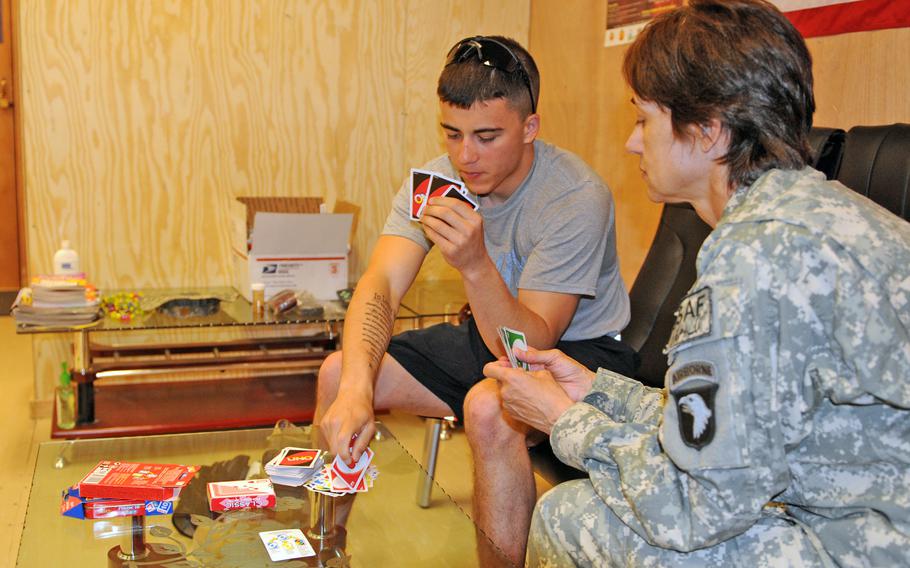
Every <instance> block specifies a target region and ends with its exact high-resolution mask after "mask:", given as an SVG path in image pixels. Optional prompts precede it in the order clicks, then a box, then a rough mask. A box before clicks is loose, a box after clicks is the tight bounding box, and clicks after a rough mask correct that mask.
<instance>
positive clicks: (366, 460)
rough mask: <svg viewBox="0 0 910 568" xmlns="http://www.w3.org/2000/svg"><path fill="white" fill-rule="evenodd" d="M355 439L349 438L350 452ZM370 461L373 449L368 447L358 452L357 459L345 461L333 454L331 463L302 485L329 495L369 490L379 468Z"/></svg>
mask: <svg viewBox="0 0 910 568" xmlns="http://www.w3.org/2000/svg"><path fill="white" fill-rule="evenodd" d="M356 439H357V436H356V435H355V436H354V437H353V438H351V449H352V450H351V451H352V452H353V446H354V440H356ZM372 461H373V450H371V449H370V448H369V447H368V448H366V449H365V450H364V451H363V453H362V454H360V459H358V460H357V461H351V462H349V463H345V462H344V460H342V459H341V458H340V457H339V456H335V459H334V460H333V461H332V463H331V464H327V465H326V466H325V467H324V468H323V469H322V470H321V471H320V472H319V473H317V475H315V476H314V477H312V478H310V479H309V480H308V481H307V482H306V483H304V486H305V487H306V488H307V489H309V490H311V491H316V492H317V493H322V494H323V495H328V496H330V497H337V496H339V495H347V494H349V493H363V492H365V491H369V489H370V488H371V487H373V481H374V480H375V479H376V477H377V476H378V475H379V470H378V469H377V468H376V466H374V465H372V463H371V462H372Z"/></svg>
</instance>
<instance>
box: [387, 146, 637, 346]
mask: <svg viewBox="0 0 910 568" xmlns="http://www.w3.org/2000/svg"><path fill="white" fill-rule="evenodd" d="M421 169H423V170H429V171H435V172H439V173H440V174H442V175H444V176H446V177H449V178H452V179H460V178H459V177H458V174H457V173H456V172H455V170H454V169H453V167H452V164H451V162H450V161H449V158H448V156H445V155H444V156H440V157H439V158H436V159H434V160H431V161H430V162H428V163H427V164H425V165H424V166H422V167H421ZM409 203H410V184H409V181H408V180H405V182H404V184H402V186H401V189H400V190H399V191H398V194H397V195H396V196H395V200H394V202H393V204H392V211H391V212H390V213H389V217H388V219H387V220H386V224H385V227H384V228H383V230H382V234H383V235H395V236H400V237H405V238H408V239H410V240H412V241H414V242H416V243H417V244H419V245H421V246H422V247H424V248H425V249H426V250H430V246H431V245H432V243H431V242H430V241H429V240H428V239H427V238H426V235H425V234H424V232H423V229H422V227H421V225H420V223H418V222H416V221H411V220H410V219H409V217H408V207H409ZM478 211H479V213H480V214H481V216H482V217H483V227H484V241H485V244H486V248H487V253H488V254H489V255H490V258H491V259H493V262H494V263H495V265H496V268H497V270H498V271H499V274H500V275H501V276H502V279H503V280H504V281H505V283H506V285H507V286H508V287H509V290H510V291H511V292H512V295H513V296H516V297H517V295H518V289H519V288H522V289H525V290H539V291H545V292H560V293H564V294H579V295H580V296H581V299H580V300H579V303H578V309H577V310H576V312H575V316H574V317H573V318H572V322H571V323H570V324H569V327H568V329H567V330H566V332H565V333H564V334H563V336H562V339H563V340H566V341H578V340H582V339H593V338H595V337H601V336H603V335H616V334H617V333H618V332H619V331H621V330H622V328H623V327H625V325H626V324H627V323H628V322H629V295H628V293H627V292H626V289H625V286H624V284H623V281H622V278H621V277H620V274H619V264H618V262H617V256H616V232H615V229H614V211H613V196H612V194H611V193H610V189H609V188H608V187H607V185H606V184H605V183H604V182H603V181H602V180H601V179H600V177H599V176H598V175H597V173H595V172H594V170H592V169H591V168H590V167H588V165H587V164H585V163H584V162H583V161H582V160H581V159H580V158H579V157H578V156H575V155H574V154H572V153H569V152H566V151H565V150H561V149H559V148H557V147H555V146H553V145H551V144H547V143H546V142H543V141H540V140H536V141H535V142H534V163H533V165H532V166H531V171H530V173H529V174H528V177H527V178H525V180H524V181H523V182H522V183H521V185H520V186H519V187H518V189H517V190H516V191H515V193H513V194H512V195H511V196H510V197H509V199H508V200H507V201H506V202H505V203H503V204H501V205H497V206H490V204H489V202H488V200H487V199H485V198H481V199H480V209H479V210H478Z"/></svg>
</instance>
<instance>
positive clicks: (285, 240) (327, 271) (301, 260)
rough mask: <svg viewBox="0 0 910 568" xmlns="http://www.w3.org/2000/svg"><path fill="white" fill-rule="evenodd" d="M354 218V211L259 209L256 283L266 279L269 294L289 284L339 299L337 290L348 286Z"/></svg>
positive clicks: (252, 257) (252, 262) (253, 261)
mask: <svg viewBox="0 0 910 568" xmlns="http://www.w3.org/2000/svg"><path fill="white" fill-rule="evenodd" d="M352 222H353V215H351V214H349V213H341V214H335V213H266V212H257V213H256V217H255V220H254V222H253V235H252V241H253V242H252V249H251V250H250V254H249V276H250V280H249V281H250V284H253V283H255V282H262V283H263V284H264V285H265V296H266V298H269V297H271V296H272V295H273V294H275V293H276V292H279V291H281V290H284V289H286V288H288V289H291V290H297V291H307V292H310V293H311V294H312V295H313V296H314V297H315V298H316V299H318V300H334V299H337V295H336V292H337V291H338V290H341V289H344V288H347V287H348V237H349V235H350V234H351V223H352ZM244 292H246V293H248V291H244Z"/></svg>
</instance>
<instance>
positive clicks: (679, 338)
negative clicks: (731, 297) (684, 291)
mask: <svg viewBox="0 0 910 568" xmlns="http://www.w3.org/2000/svg"><path fill="white" fill-rule="evenodd" d="M674 315H675V316H676V322H675V323H674V324H673V333H671V334H670V341H668V342H667V349H671V348H673V347H675V346H677V345H679V344H681V343H685V342H687V341H692V340H693V339H698V338H699V337H704V336H706V335H710V334H711V288H710V287H708V286H705V287H704V288H701V289H699V290H696V291H695V292H692V293H691V294H689V295H688V296H686V297H684V298H683V299H682V300H681V301H680V302H679V308H678V309H677V310H676V313H675V314H674Z"/></svg>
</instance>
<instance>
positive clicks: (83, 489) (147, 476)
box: [78, 460, 199, 501]
mask: <svg viewBox="0 0 910 568" xmlns="http://www.w3.org/2000/svg"><path fill="white" fill-rule="evenodd" d="M197 471H199V467H198V466H194V465H190V466H187V465H175V464H158V463H135V462H120V461H109V460H103V461H101V462H99V463H98V465H96V466H95V467H94V469H92V471H90V472H89V473H88V474H87V475H86V476H85V477H84V478H82V481H80V482H79V484H78V487H79V495H80V497H95V498H102V499H135V500H143V501H164V500H167V499H173V498H175V497H177V495H179V494H180V490H181V489H182V488H184V487H186V485H187V484H188V483H189V482H190V480H191V479H193V476H194V475H196V472H197Z"/></svg>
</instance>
